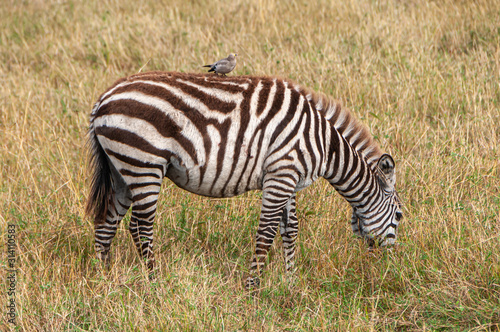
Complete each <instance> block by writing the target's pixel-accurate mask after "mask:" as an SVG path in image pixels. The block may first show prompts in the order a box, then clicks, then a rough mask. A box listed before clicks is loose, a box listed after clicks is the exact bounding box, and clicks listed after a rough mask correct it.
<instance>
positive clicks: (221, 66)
mask: <svg viewBox="0 0 500 332" xmlns="http://www.w3.org/2000/svg"><path fill="white" fill-rule="evenodd" d="M237 56H238V54H236V53H231V54H229V55H228V56H227V58H224V59H222V60H219V61H217V62H215V63H212V64H211V65H205V66H203V67H210V70H209V71H208V72H209V73H210V72H214V73H215V74H222V76H226V74H229V73H230V72H232V71H233V69H234V67H235V66H236V57H237Z"/></svg>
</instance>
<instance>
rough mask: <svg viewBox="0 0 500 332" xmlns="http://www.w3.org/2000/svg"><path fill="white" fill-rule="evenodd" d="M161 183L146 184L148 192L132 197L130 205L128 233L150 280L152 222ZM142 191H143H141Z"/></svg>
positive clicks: (152, 260)
mask: <svg viewBox="0 0 500 332" xmlns="http://www.w3.org/2000/svg"><path fill="white" fill-rule="evenodd" d="M160 186H161V183H158V184H157V185H153V184H151V183H149V184H148V189H147V190H148V191H146V192H141V193H137V194H136V195H134V200H133V201H134V202H133V203H132V216H131V218H130V226H129V231H130V234H131V235H132V239H133V241H134V243H135V246H136V248H137V251H138V252H139V256H140V257H141V258H142V259H143V260H144V263H145V264H146V267H147V268H148V270H149V273H150V278H152V277H153V270H154V267H155V260H154V254H153V222H154V218H155V214H156V203H157V201H158V194H159V192H160ZM143 191H144V190H143Z"/></svg>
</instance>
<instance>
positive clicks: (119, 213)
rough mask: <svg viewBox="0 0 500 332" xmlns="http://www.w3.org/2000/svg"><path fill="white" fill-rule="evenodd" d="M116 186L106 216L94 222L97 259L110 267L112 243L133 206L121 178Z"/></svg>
mask: <svg viewBox="0 0 500 332" xmlns="http://www.w3.org/2000/svg"><path fill="white" fill-rule="evenodd" d="M115 184H116V185H115V187H116V189H115V190H114V191H113V192H112V193H110V195H109V197H108V205H107V212H106V215H104V216H102V217H96V218H95V220H94V232H95V236H94V237H95V251H96V254H97V257H98V258H99V259H100V260H101V261H102V262H104V264H105V265H106V266H109V261H110V259H109V251H110V248H111V242H112V240H113V238H114V237H115V235H116V231H117V229H118V226H119V225H120V221H121V220H122V219H123V216H124V215H125V214H126V213H127V211H128V209H129V207H130V204H131V200H130V192H129V191H128V189H127V187H126V185H124V183H123V180H122V181H120V178H118V179H117V178H115Z"/></svg>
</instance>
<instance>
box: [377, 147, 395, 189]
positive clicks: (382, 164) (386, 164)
mask: <svg viewBox="0 0 500 332" xmlns="http://www.w3.org/2000/svg"><path fill="white" fill-rule="evenodd" d="M377 167H378V171H379V172H378V173H379V180H380V183H381V184H382V185H383V186H384V187H386V188H387V189H392V190H393V189H394V186H395V184H396V164H395V163H394V159H392V157H391V156H390V155H388V154H387V153H386V154H384V155H382V157H380V159H379V160H378V163H377Z"/></svg>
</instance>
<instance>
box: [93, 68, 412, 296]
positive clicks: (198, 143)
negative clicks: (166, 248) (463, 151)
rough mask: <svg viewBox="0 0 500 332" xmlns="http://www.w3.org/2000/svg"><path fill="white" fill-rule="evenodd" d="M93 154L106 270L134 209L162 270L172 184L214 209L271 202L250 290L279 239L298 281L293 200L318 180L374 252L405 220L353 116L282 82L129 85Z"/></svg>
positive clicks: (169, 77) (386, 164)
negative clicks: (245, 200)
mask: <svg viewBox="0 0 500 332" xmlns="http://www.w3.org/2000/svg"><path fill="white" fill-rule="evenodd" d="M89 145H90V150H91V166H92V168H93V178H92V185H91V191H90V195H89V198H88V203H87V213H88V214H90V215H92V216H93V217H94V218H95V249H96V252H97V254H98V256H99V257H100V258H101V259H102V260H104V261H108V253H109V249H110V246H111V241H112V239H113V237H114V236H115V234H116V230H117V226H118V224H119V223H120V221H121V219H122V218H123V216H124V215H125V213H126V212H127V210H128V209H129V207H130V206H132V215H131V221H130V228H129V230H130V233H131V234H132V238H133V240H134V242H135V245H136V246H137V249H138V251H139V254H140V255H141V256H142V257H143V258H144V259H145V260H146V265H147V267H148V268H149V269H150V270H152V269H153V267H154V257H153V221H154V217H155V213H156V206H157V200H158V194H159V192H160V187H161V184H162V180H163V178H164V177H168V178H169V179H170V180H172V181H173V182H174V183H175V184H176V185H177V186H179V187H181V188H183V189H185V190H188V191H190V192H193V193H196V194H199V195H204V196H209V197H231V196H235V195H240V194H242V193H244V192H247V191H249V190H255V189H260V190H262V191H263V194H262V207H261V215H260V221H259V227H258V230H257V235H256V248H255V255H254V257H253V260H252V263H251V271H252V275H251V276H250V277H249V278H248V279H247V280H246V286H247V287H248V288H252V287H254V286H256V285H258V283H259V279H258V274H259V273H260V271H261V269H262V267H263V265H264V261H265V258H266V256H267V253H268V251H269V249H270V247H271V244H272V242H273V240H274V238H275V236H276V233H277V231H278V229H279V231H280V234H281V237H282V239H283V250H284V255H285V263H286V269H287V270H292V269H293V267H294V255H295V240H296V238H297V233H298V222H297V216H296V208H295V201H296V200H295V193H296V192H297V191H299V190H301V189H303V188H305V187H307V186H309V185H310V184H311V183H313V182H314V181H315V180H316V179H318V178H319V177H323V178H325V179H326V180H327V181H329V182H330V183H331V184H332V185H333V187H334V188H335V189H336V190H337V191H338V192H339V193H340V194H341V195H342V196H343V197H344V198H345V199H346V200H347V201H348V202H349V203H350V204H351V206H352V219H351V226H352V230H353V232H354V233H355V234H357V235H359V236H361V237H363V238H365V239H366V240H367V241H368V243H369V245H370V246H373V245H375V244H376V243H377V242H379V244H380V245H381V246H385V245H388V244H393V243H394V242H395V239H396V229H397V227H398V223H399V221H400V219H401V218H402V212H401V206H400V205H401V203H400V201H399V198H398V196H397V192H396V190H395V188H394V187H395V182H396V175H395V164H394V160H393V159H392V157H391V156H390V155H388V154H384V153H383V152H382V151H381V150H380V149H379V147H378V146H377V145H376V144H375V142H374V141H373V139H372V137H371V135H370V134H369V132H368V130H367V129H366V128H365V127H364V126H363V125H361V124H360V123H359V122H358V121H357V120H356V119H355V118H354V117H353V116H352V115H351V113H350V112H349V111H347V110H345V109H343V108H341V107H340V105H339V104H337V103H335V102H333V101H331V100H330V99H329V98H327V97H326V96H323V95H319V94H315V93H313V92H311V91H309V90H306V89H303V88H302V87H300V86H298V85H296V84H295V83H293V82H291V81H288V80H284V79H278V78H271V77H251V76H239V77H217V76H213V75H207V74H183V73H165V72H149V73H141V74H137V75H133V76H130V77H128V78H123V79H120V80H118V81H117V82H116V83H115V84H114V85H113V86H112V87H111V88H109V89H108V90H107V91H106V92H105V93H103V94H102V95H101V97H100V98H99V100H98V102H97V103H96V104H95V106H94V108H93V110H92V114H91V118H90V131H89Z"/></svg>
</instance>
